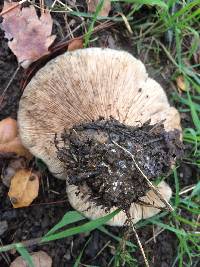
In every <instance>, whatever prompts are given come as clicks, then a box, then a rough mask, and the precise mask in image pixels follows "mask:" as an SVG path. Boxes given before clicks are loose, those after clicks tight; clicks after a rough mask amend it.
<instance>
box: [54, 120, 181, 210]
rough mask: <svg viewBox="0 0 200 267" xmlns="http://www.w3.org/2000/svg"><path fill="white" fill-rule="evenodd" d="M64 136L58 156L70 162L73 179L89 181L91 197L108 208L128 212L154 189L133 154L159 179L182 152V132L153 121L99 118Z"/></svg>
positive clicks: (67, 164) (151, 176)
mask: <svg viewBox="0 0 200 267" xmlns="http://www.w3.org/2000/svg"><path fill="white" fill-rule="evenodd" d="M61 139H62V141H63V142H64V146H63V147H61V148H59V147H58V146H57V148H58V158H59V159H60V160H61V161H62V162H64V163H65V167H66V170H67V173H68V180H69V183H70V184H75V185H78V186H79V187H81V186H84V185H87V187H88V188H89V194H90V195H91V199H93V200H94V201H95V202H96V203H97V204H99V205H102V206H104V207H106V208H107V209H109V208H111V207H113V206H116V207H119V208H121V209H123V210H128V209H129V208H130V205H131V203H133V202H137V201H138V200H139V198H140V197H142V196H144V195H145V194H146V192H147V190H148V189H149V186H148V184H147V183H146V181H145V178H144V176H143V174H142V173H141V172H140V170H138V168H137V167H136V166H135V163H134V161H133V158H132V157H131V155H130V153H131V154H132V155H133V157H134V159H135V161H136V162H137V164H138V165H139V167H140V169H141V170H142V172H143V173H144V174H145V175H146V176H147V177H148V178H149V179H150V180H154V179H155V178H157V177H159V176H162V175H167V174H168V172H169V171H170V169H171V166H172V164H173V163H174V162H175V159H176V158H177V157H180V156H181V151H182V144H181V142H180V133H179V131H178V130H174V131H171V132H166V131H165V130H164V126H163V124H162V123H161V124H155V125H150V121H148V122H146V123H145V124H143V125H142V126H137V127H133V126H126V125H124V124H122V123H119V122H118V121H116V120H114V119H112V118H111V119H110V120H104V119H99V120H98V121H95V122H92V123H86V124H81V125H77V126H74V127H73V129H70V130H69V131H66V132H64V133H63V134H62V135H61ZM57 141H58V140H57ZM127 151H129V152H130V153H128V152H127Z"/></svg>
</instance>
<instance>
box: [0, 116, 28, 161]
mask: <svg viewBox="0 0 200 267" xmlns="http://www.w3.org/2000/svg"><path fill="white" fill-rule="evenodd" d="M0 153H15V154H17V155H19V156H23V157H26V158H27V159H28V160H30V159H31V158H32V157H33V156H32V155H31V154H30V152H29V151H28V150H27V149H26V148H25V147H24V146H23V145H22V143H21V140H20V137H19V136H18V130H17V122H16V120H14V119H12V118H6V119H4V120H2V121H0Z"/></svg>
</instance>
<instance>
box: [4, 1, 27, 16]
mask: <svg viewBox="0 0 200 267" xmlns="http://www.w3.org/2000/svg"><path fill="white" fill-rule="evenodd" d="M26 1H28V0H21V1H20V2H18V3H16V5H14V6H11V7H9V8H8V9H6V10H5V11H3V12H1V13H0V15H1V16H3V15H5V14H6V13H8V12H10V11H11V10H13V9H15V8H16V7H18V6H20V5H21V4H23V3H25V2H26Z"/></svg>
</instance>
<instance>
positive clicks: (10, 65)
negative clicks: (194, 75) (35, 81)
mask: <svg viewBox="0 0 200 267" xmlns="http://www.w3.org/2000/svg"><path fill="white" fill-rule="evenodd" d="M2 4H3V1H2V0H1V1H0V9H1V7H2ZM58 16H59V15H58ZM57 21H59V17H58V19H57ZM56 25H59V24H56ZM57 28H59V27H57ZM57 31H58V30H57ZM123 31H124V32H126V30H125V29H124V28H123ZM123 31H121V26H120V29H119V30H118V31H117V28H115V29H114V30H113V29H109V30H105V31H103V32H101V33H99V42H98V43H95V44H94V43H93V44H94V45H98V46H108V47H111V48H120V49H124V50H127V51H129V52H131V53H133V54H134V55H135V56H137V57H138V58H141V59H144V60H143V61H144V62H145V63H148V64H147V68H148V70H149V71H150V74H151V76H152V77H154V78H156V79H157V81H159V82H160V83H161V84H162V86H163V87H164V88H166V93H167V94H168V95H170V94H171V90H170V89H169V88H171V84H170V83H169V79H168V77H169V76H170V75H171V73H173V67H172V66H170V64H169V62H168V61H167V59H166V58H165V60H164V57H163V56H162V57H161V58H162V60H160V58H158V59H157V64H155V62H154V63H153V64H150V63H149V62H150V61H149V58H148V57H146V56H145V57H144V55H146V53H143V52H142V50H140V51H138V50H137V47H135V46H134V45H133V43H134V42H133V41H131V38H129V36H128V35H127V34H126V36H122V38H121V37H119V36H120V35H121V33H122V32H123ZM64 33H65V32H64ZM119 33H120V34H119ZM60 36H61V37H62V33H60ZM127 36H128V38H127ZM105 37H106V38H105ZM133 46H134V47H133ZM144 49H145V47H144ZM163 60H164V63H165V64H162V63H163V62H162V61H163ZM161 65H163V66H164V67H163V68H162V71H160V66H161ZM152 66H153V67H152ZM16 69H17V61H16V58H15V56H14V55H13V54H12V52H11V51H10V50H9V48H8V46H7V42H6V40H5V39H4V34H3V32H2V31H0V95H1V94H2V93H3V92H4V91H5V88H6V87H7V85H8V83H9V82H10V80H11V78H12V75H13V73H14V72H15V70H16ZM166 69H167V70H166ZM170 70H171V71H170ZM22 74H23V70H21V69H20V70H19V71H18V72H17V75H16V76H15V77H14V79H13V81H12V82H11V84H10V86H9V87H8V89H7V90H6V91H5V93H4V95H3V96H1V97H0V102H1V105H0V119H3V118H6V117H8V116H11V117H13V118H16V114H17V109H18V103H19V99H20V96H21V94H22V90H21V89H20V88H21V87H20V83H21V80H22ZM183 119H184V123H185V121H186V123H187V118H186V119H185V118H183ZM8 160H9V159H4V160H1V166H4V165H5V164H7V163H8ZM33 164H34V166H35V161H34V163H33ZM37 164H38V163H37ZM37 166H38V165H37ZM40 171H41V172H42V176H41V180H40V193H39V197H38V198H37V199H36V200H35V201H34V202H33V204H32V205H30V206H29V207H27V208H20V209H13V208H12V205H11V203H10V200H9V198H8V196H7V192H8V188H7V187H6V186H5V185H4V184H3V183H2V182H0V223H2V222H4V226H5V225H7V227H4V231H2V232H1V233H0V243H1V244H2V245H6V244H9V243H12V242H16V241H21V240H28V239H32V238H36V237H41V236H42V235H43V234H45V233H46V232H47V231H48V230H49V229H50V228H51V227H52V226H53V225H55V224H56V223H57V222H58V221H59V220H60V219H61V218H62V216H63V215H64V214H65V213H66V212H67V211H69V210H72V208H71V207H70V205H69V203H68V200H67V197H66V193H65V182H64V181H60V180H57V179H55V178H54V177H52V176H51V174H50V173H49V172H48V171H47V170H46V169H45V168H42V169H41V167H40ZM179 173H180V177H183V179H181V181H180V184H181V186H187V185H191V183H192V181H193V179H194V177H195V176H196V169H195V167H194V166H191V165H188V164H182V165H181V166H180V168H179ZM168 182H169V183H170V184H171V185H172V187H173V185H174V181H173V179H170V178H168ZM164 221H165V222H166V223H167V218H166V219H164ZM108 229H109V230H110V231H111V232H112V233H114V234H116V235H119V236H122V235H123V231H124V230H123V229H122V228H114V227H108ZM153 230H155V229H153V226H146V227H143V228H142V229H140V230H138V234H139V236H140V238H141V242H142V244H143V246H144V250H145V252H146V255H147V257H148V259H149V263H150V266H154V267H169V266H171V264H172V262H173V261H174V259H175V256H176V249H177V240H176V238H175V236H174V235H173V234H172V233H170V232H167V231H164V232H163V233H161V234H160V235H159V236H158V237H157V238H156V240H151V241H149V242H148V243H147V244H145V242H146V241H147V240H149V238H151V237H152V235H153ZM90 236H91V237H92V238H91V240H90V242H89V244H88V246H87V248H86V250H85V252H84V254H83V257H82V259H81V262H82V263H84V264H90V265H93V266H94V265H95V266H100V267H106V266H108V262H109V261H110V259H111V257H112V256H113V255H114V254H115V249H114V245H115V244H116V242H115V241H114V240H112V239H111V238H110V237H108V236H107V235H105V234H102V233H101V232H99V231H97V230H95V231H93V232H92V233H90ZM88 238H89V233H86V234H80V235H76V236H73V237H69V238H66V239H63V240H58V241H56V242H51V243H49V244H46V245H43V246H40V247H38V246H37V245H34V246H31V247H29V248H28V250H29V251H30V252H31V251H38V250H40V249H42V250H44V251H46V252H47V253H48V254H49V255H50V256H51V257H52V258H53V267H57V266H60V267H71V266H73V264H74V262H75V259H77V257H78V255H79V253H80V251H81V249H82V248H83V246H84V244H85V242H86V241H87V240H88ZM130 239H131V240H132V241H133V242H135V243H136V240H135V239H134V236H133V235H131V236H130ZM99 252H101V253H100V254H98V253H99ZM17 255H18V254H17V253H16V251H14V250H12V251H10V252H8V253H4V254H0V266H1V267H8V266H9V264H10V262H11V261H12V260H13V259H14V258H16V256H17ZM133 255H134V257H135V258H137V259H138V263H139V266H141V267H142V266H144V262H143V258H142V256H141V252H140V251H139V250H137V251H136V252H135V253H133Z"/></svg>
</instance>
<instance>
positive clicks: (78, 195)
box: [67, 182, 172, 226]
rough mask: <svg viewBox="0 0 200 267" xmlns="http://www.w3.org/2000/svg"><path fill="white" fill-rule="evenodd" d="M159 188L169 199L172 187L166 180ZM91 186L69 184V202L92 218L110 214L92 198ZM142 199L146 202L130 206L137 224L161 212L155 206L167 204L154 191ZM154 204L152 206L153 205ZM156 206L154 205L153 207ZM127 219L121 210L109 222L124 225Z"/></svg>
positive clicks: (133, 219)
mask: <svg viewBox="0 0 200 267" xmlns="http://www.w3.org/2000/svg"><path fill="white" fill-rule="evenodd" d="M157 189H158V190H159V192H160V193H161V195H162V196H163V198H165V200H167V201H169V200H170V198H171V195H172V191H171V188H170V187H169V186H168V185H167V183H165V182H161V183H160V184H159V185H158V186H157ZM88 191H89V188H87V186H83V187H80V190H79V188H78V186H75V185H68V186H67V194H68V198H69V202H70V204H71V206H72V207H73V208H74V209H76V210H78V211H79V212H81V213H83V214H84V215H85V216H86V217H88V218H90V219H97V218H100V217H103V216H105V215H107V214H108V211H106V209H105V208H104V207H102V206H97V204H96V203H95V202H94V201H92V199H90V195H89V194H88ZM140 200H141V201H142V202H143V203H147V205H145V204H143V205H142V204H138V203H137V204H136V203H132V204H131V207H130V210H129V212H130V216H131V218H132V223H133V224H135V223H137V222H138V221H140V220H141V219H147V218H149V217H152V216H154V215H156V214H158V213H159V212H160V209H158V208H155V207H160V208H163V207H165V204H164V203H163V202H162V201H161V200H160V198H159V197H158V196H157V195H156V194H155V193H154V192H153V191H152V190H149V191H148V192H147V194H146V196H144V197H142V198H140ZM151 205H152V206H151ZM153 206H154V207H153ZM116 209H117V207H112V209H110V210H109V212H110V213H111V212H113V211H114V210H116ZM126 221H127V216H126V213H125V212H124V211H120V212H119V213H118V214H117V215H115V216H114V217H113V218H112V219H111V220H110V221H108V222H107V224H109V225H112V226H123V225H124V224H125V223H126Z"/></svg>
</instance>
